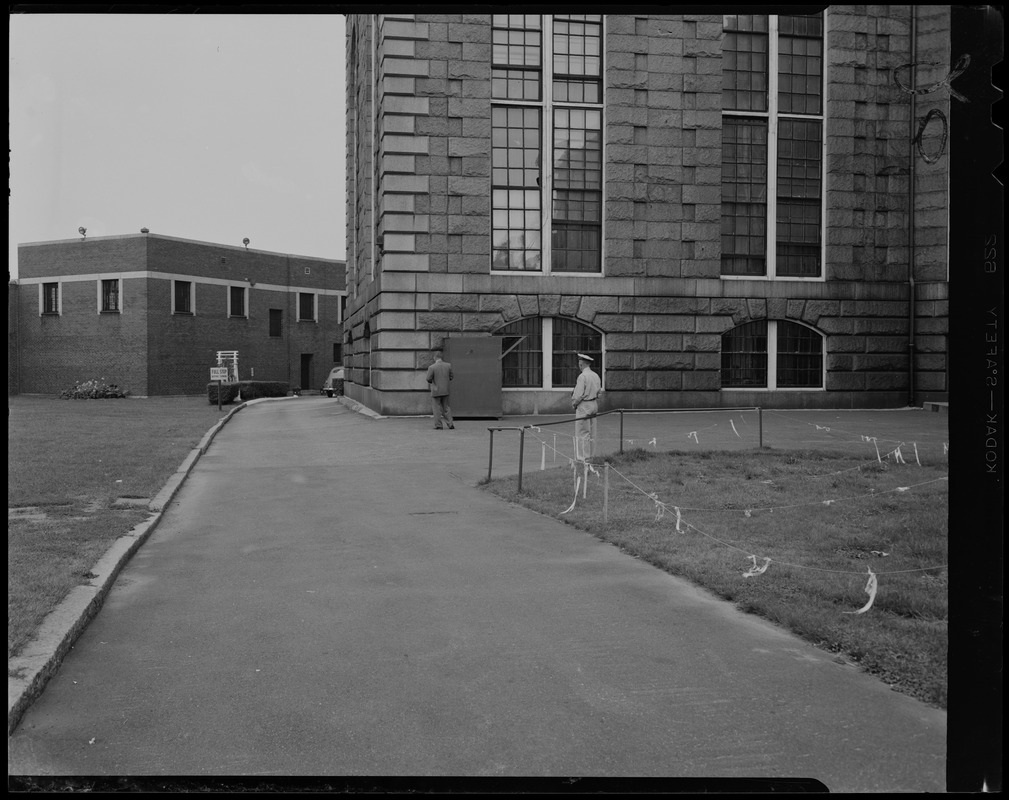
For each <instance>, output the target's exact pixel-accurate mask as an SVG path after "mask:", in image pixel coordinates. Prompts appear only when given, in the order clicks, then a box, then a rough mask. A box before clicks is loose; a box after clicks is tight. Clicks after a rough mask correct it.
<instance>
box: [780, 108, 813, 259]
mask: <svg viewBox="0 0 1009 800" xmlns="http://www.w3.org/2000/svg"><path fill="white" fill-rule="evenodd" d="M822 135H823V124H822V123H821V122H820V121H819V120H798V119H782V120H781V121H780V123H779V127H778V178H777V183H778V187H777V191H778V213H777V217H778V218H777V238H776V242H777V257H776V258H777V261H776V273H777V274H778V275H782V276H788V277H816V276H818V275H819V274H820V233H821V231H820V222H821V219H820V217H821V215H820V194H821V161H822V158H821V154H822V145H821V137H822Z"/></svg>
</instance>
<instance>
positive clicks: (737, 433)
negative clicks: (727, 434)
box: [729, 419, 743, 439]
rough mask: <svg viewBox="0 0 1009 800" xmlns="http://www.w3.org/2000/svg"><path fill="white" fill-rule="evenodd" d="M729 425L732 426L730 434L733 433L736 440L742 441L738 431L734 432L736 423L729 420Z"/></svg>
mask: <svg viewBox="0 0 1009 800" xmlns="http://www.w3.org/2000/svg"><path fill="white" fill-rule="evenodd" d="M729 424H730V425H731V426H732V432H733V433H734V434H736V438H737V439H742V438H743V437H742V436H740V435H739V431H737V430H736V423H735V422H733V421H732V420H731V419H730V420H729Z"/></svg>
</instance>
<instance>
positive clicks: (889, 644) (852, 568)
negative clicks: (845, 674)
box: [485, 450, 949, 708]
mask: <svg viewBox="0 0 1009 800" xmlns="http://www.w3.org/2000/svg"><path fill="white" fill-rule="evenodd" d="M597 460H599V461H601V459H597ZM606 460H607V461H608V462H609V464H610V468H609V470H608V473H609V477H608V484H609V490H608V493H605V494H606V495H607V498H606V501H605V505H606V508H605V512H604V485H605V481H606V478H605V475H606V472H607V470H606V469H605V467H604V466H603V464H602V463H600V464H596V465H595V470H596V473H597V474H593V473H591V472H590V473H589V474H588V483H587V486H585V487H583V489H582V490H580V491H579V492H578V494H577V499H576V495H575V480H576V478H578V477H580V476H582V475H583V469H582V467H581V466H580V465H576V467H575V469H574V470H573V469H572V468H571V467H561V468H555V469H549V470H544V471H540V472H533V473H527V474H526V475H525V476H524V477H523V482H522V494H521V495H518V494H517V493H516V489H517V479H516V478H515V477H511V478H506V479H501V480H495V481H491V482H490V483H488V484H485V486H486V488H487V489H488V490H489V491H492V492H494V493H495V494H497V495H499V496H501V497H503V498H505V499H507V500H509V501H512V502H516V503H520V504H522V505H524V506H527V507H529V508H532V509H534V510H536V511H539V512H541V513H543V514H546V515H548V516H552V517H555V518H557V519H560V520H563V521H565V522H567V523H569V524H571V525H574V526H576V527H578V528H581V529H583V530H587V531H589V532H591V533H592V534H594V535H595V536H597V537H599V538H600V539H602V540H604V541H607V542H611V543H613V544H615V545H617V546H618V547H620V548H621V549H622V550H624V551H625V552H627V553H629V554H631V555H634V556H637V557H638V558H641V559H643V560H645V561H648V562H649V563H652V564H654V565H656V566H657V567H660V568H661V569H663V570H666V571H667V572H670V573H672V574H676V575H680V576H683V577H685V578H688V579H690V580H691V581H693V582H695V583H697V584H699V585H701V586H703V587H705V588H707V589H708V590H710V591H712V592H713V593H715V594H717V595H718V596H720V597H723V598H725V599H727V600H731V601H733V602H734V603H735V604H736V605H737V606H738V607H739V608H741V609H742V610H744V611H747V612H751V613H754V614H759V615H760V616H762V617H765V618H767V619H769V620H771V621H772V622H775V623H778V624H780V625H782V626H784V627H786V628H789V629H790V630H792V631H794V632H795V633H797V634H799V635H800V636H802V637H803V638H804V639H806V640H808V641H810V642H812V643H814V644H816V645H817V646H819V647H822V648H824V649H826V650H828V651H831V652H836V653H840V654H842V655H843V656H845V657H847V658H849V659H850V660H852V661H854V662H856V663H857V664H859V665H860V667H861V668H863V669H865V670H866V671H868V672H870V673H872V674H874V675H877V676H878V677H879V678H880V679H882V680H884V681H886V682H887V683H889V684H891V685H892V686H893V687H894V688H895V689H896V690H897V691H901V692H904V693H906V694H909V695H912V696H914V697H917V698H918V699H920V700H923V701H925V702H928V703H930V704H932V705H935V706H939V707H941V708H945V707H946V681H947V661H946V656H947V653H946V648H947V640H948V630H947V595H948V583H947V580H948V572H947V568H946V563H947V537H948V512H949V502H948V481H947V480H946V477H947V475H948V466H947V464H946V462H945V460H944V459H942V460H941V461H940V460H938V459H936V460H933V461H932V463H929V462H927V461H926V460H924V459H923V460H922V463H921V465H920V466H919V465H918V464H917V463H916V462H915V461H913V460H912V461H911V462H910V463H908V464H898V463H893V462H887V461H884V462H883V463H879V462H877V461H876V460H870V461H866V460H865V459H863V458H856V457H852V456H851V455H850V454H841V453H830V452H809V451H801V452H800V451H780V450H775V451H750V452H743V453H740V452H732V453H729V452H703V453H697V452H691V453H683V452H669V453H656V452H654V451H651V452H649V451H644V450H634V451H631V452H627V453H624V454H622V455H619V456H613V457H607V459H606ZM583 492H584V494H585V497H584V498H583ZM650 495H654V496H650ZM572 501H575V505H574V508H571V509H570V510H568V509H569V508H570V506H571V504H572ZM677 509H679V531H677ZM563 512H567V513H563ZM604 513H605V515H606V519H605V520H604ZM751 556H753V557H755V558H751ZM765 559H770V561H769V562H767V561H765ZM765 564H767V568H766V570H765V571H764V572H763V573H761V574H756V575H751V576H749V577H744V575H743V573H745V572H748V571H750V570H752V569H753V568H754V567H755V566H756V568H757V569H759V568H760V567H763V566H764V565H765ZM869 570H871V571H872V573H873V574H874V575H875V576H876V591H875V593H874V599H873V602H872V605H871V607H870V608H869V609H868V610H866V611H864V612H863V613H852V612H856V611H859V610H860V609H862V608H863V607H864V606H865V605H866V604H867V603H868V602H869V600H870V594H869V592H868V591H867V585H868V583H869V574H868V573H869Z"/></svg>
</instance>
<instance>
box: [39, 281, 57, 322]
mask: <svg viewBox="0 0 1009 800" xmlns="http://www.w3.org/2000/svg"><path fill="white" fill-rule="evenodd" d="M42 313H43V314H59V313H60V285H59V283H43V284H42Z"/></svg>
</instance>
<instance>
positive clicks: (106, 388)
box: [60, 378, 129, 400]
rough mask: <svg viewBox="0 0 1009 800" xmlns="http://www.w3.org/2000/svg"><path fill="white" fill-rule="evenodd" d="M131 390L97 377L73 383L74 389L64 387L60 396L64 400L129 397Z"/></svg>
mask: <svg viewBox="0 0 1009 800" xmlns="http://www.w3.org/2000/svg"><path fill="white" fill-rule="evenodd" d="M128 395H129V390H127V389H120V388H119V387H118V386H116V384H114V383H105V378H95V379H94V380H90V381H84V383H80V382H79V381H78V382H77V383H75V384H74V385H73V388H72V389H64V390H63V391H62V392H60V397H61V398H62V399H64V400H100V399H105V398H107V397H127V396H128Z"/></svg>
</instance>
